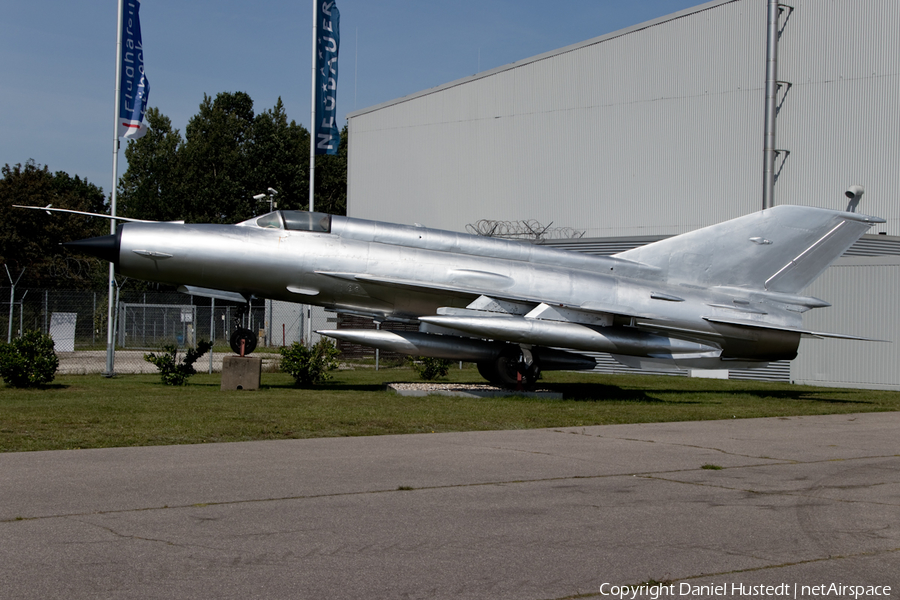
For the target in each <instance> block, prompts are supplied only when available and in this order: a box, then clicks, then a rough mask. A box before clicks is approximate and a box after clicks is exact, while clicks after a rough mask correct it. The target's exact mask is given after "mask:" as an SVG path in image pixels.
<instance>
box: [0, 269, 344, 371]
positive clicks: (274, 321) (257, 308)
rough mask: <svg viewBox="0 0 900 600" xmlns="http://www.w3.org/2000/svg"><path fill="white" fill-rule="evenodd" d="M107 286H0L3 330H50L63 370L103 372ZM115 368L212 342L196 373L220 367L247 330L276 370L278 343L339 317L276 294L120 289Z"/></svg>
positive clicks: (137, 366) (11, 333)
mask: <svg viewBox="0 0 900 600" xmlns="http://www.w3.org/2000/svg"><path fill="white" fill-rule="evenodd" d="M108 298H109V296H108V294H107V290H105V289H104V290H102V291H75V290H42V289H24V288H20V287H16V288H10V287H5V288H0V299H2V301H3V302H2V308H0V332H2V333H0V335H5V336H6V339H7V340H11V339H12V338H15V337H18V336H20V335H21V334H22V333H24V332H25V331H30V330H36V331H40V332H42V333H46V334H49V335H50V336H51V337H52V338H53V341H54V345H55V349H56V353H57V355H58V356H59V359H60V367H59V370H58V371H57V372H58V373H60V374H88V373H106V371H107V367H106V355H107V350H106V348H107V319H108V302H109V300H108ZM113 305H114V311H113V314H114V315H115V316H114V319H115V323H114V324H115V340H114V342H115V360H114V372H115V373H116V374H123V373H156V372H157V369H156V367H155V366H153V365H152V364H150V363H148V362H146V361H145V360H144V354H146V353H147V352H154V351H158V350H160V349H162V347H163V346H165V345H168V344H174V345H176V346H177V347H178V348H180V349H187V348H193V347H196V345H197V343H198V342H200V341H205V340H211V341H212V342H213V351H212V352H211V353H210V354H209V355H207V356H203V357H202V358H201V359H200V360H199V361H198V362H197V363H195V368H196V369H197V370H198V371H201V372H202V371H209V372H215V371H221V369H222V359H223V358H224V357H225V356H226V355H229V354H233V352H232V350H231V347H230V345H229V340H230V337H231V335H232V333H233V332H234V330H235V328H237V327H243V328H247V329H250V330H251V331H253V332H255V333H257V334H258V336H259V342H258V345H257V350H256V354H257V355H258V356H260V357H261V358H262V359H263V369H267V368H274V367H275V364H276V363H277V361H278V358H279V356H280V355H279V354H278V352H277V349H278V348H280V347H281V346H285V345H290V344H291V343H293V342H304V341H306V340H307V331H308V332H309V334H308V335H309V339H310V340H311V341H312V343H315V342H317V341H318V340H319V336H318V334H316V333H314V332H315V331H316V330H321V329H335V328H336V327H337V321H338V318H337V315H335V314H333V313H329V312H326V311H325V310H324V309H322V308H319V307H316V306H306V305H300V304H293V303H288V302H277V301H271V300H254V301H253V302H252V304H251V308H250V310H249V311H247V310H245V309H246V306H245V305H240V304H237V303H234V302H225V301H221V300H213V299H210V298H203V297H199V296H192V295H188V294H182V293H179V292H142V291H134V290H128V289H127V284H126V286H122V287H121V288H118V289H116V291H115V292H114V297H113Z"/></svg>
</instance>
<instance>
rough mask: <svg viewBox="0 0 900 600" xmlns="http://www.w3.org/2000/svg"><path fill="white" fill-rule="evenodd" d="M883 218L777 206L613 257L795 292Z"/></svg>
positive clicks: (706, 279)
mask: <svg viewBox="0 0 900 600" xmlns="http://www.w3.org/2000/svg"><path fill="white" fill-rule="evenodd" d="M875 223H884V220H883V219H879V218H877V217H869V216H866V215H860V214H858V213H850V212H839V211H834V210H826V209H822V208H812V207H807V206H777V207H775V208H770V209H768V210H763V211H760V212H757V213H753V214H750V215H747V216H744V217H739V218H737V219H732V220H731V221H726V222H724V223H719V224H718V225H712V226H710V227H704V228H703V229H698V230H697V231H692V232H690V233H685V234H683V235H678V236H675V237H672V238H668V239H665V240H662V241H659V242H655V243H653V244H648V245H646V246H642V247H640V248H635V249H634V250H628V251H627V252H622V253H620V254H617V255H616V256H618V257H621V258H626V259H629V260H634V261H638V262H642V263H645V264H649V265H653V266H655V267H659V268H660V269H662V271H663V273H664V274H665V275H666V276H667V278H668V280H669V281H671V282H677V283H690V284H694V285H702V286H714V285H725V286H735V287H745V288H750V289H760V290H768V291H771V292H784V293H792V294H795V293H798V292H799V291H801V290H802V289H803V288H805V287H806V286H807V285H809V284H810V283H812V281H813V280H815V279H816V278H817V277H818V276H819V275H821V274H822V272H823V271H825V269H827V268H828V266H829V265H830V264H831V263H832V262H834V261H835V260H836V259H837V258H839V257H840V256H841V255H842V254H843V253H844V252H845V251H846V250H847V249H848V248H849V247H850V246H852V245H853V243H854V242H855V241H856V240H858V239H859V238H860V237H861V236H862V235H863V234H864V233H865V232H866V230H867V229H868V228H869V227H871V226H872V225H874V224H875Z"/></svg>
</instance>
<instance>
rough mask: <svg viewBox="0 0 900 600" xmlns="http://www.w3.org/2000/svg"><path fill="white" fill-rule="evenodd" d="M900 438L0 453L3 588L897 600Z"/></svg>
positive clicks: (303, 444)
mask: <svg viewBox="0 0 900 600" xmlns="http://www.w3.org/2000/svg"><path fill="white" fill-rule="evenodd" d="M898 433H900V413H877V414H859V415H837V416H824V417H796V418H780V419H748V420H730V421H707V422H689V423H663V424H650V425H616V426H600V427H585V428H566V429H543V430H530V431H500V432H478V433H451V434H425V435H406V436H383V437H371V438H340V439H318V440H288V441H277V442H248V443H234V444H210V445H196V446H169V447H150V448H122V449H108V450H76V451H63V452H33V453H13V454H0V598H16V599H30V598H40V599H42V600H45V599H48V598H66V599H81V598H91V599H97V598H110V599H112V598H115V599H122V598H140V599H155V598H166V599H170V598H179V599H182V600H187V599H192V598H216V599H230V598H234V599H238V598H240V599H246V598H266V599H270V598H365V599H377V598H484V599H491V600H496V599H504V598H510V599H517V600H521V599H528V598H540V599H551V598H565V597H570V596H573V595H577V594H594V593H598V592H600V591H601V590H603V591H608V590H609V587H608V586H606V587H604V584H614V585H620V584H637V583H640V582H645V581H648V580H657V581H663V580H665V581H669V580H671V581H673V582H675V585H676V587H675V588H674V590H675V592H676V596H674V597H679V598H687V597H713V596H712V595H711V594H700V595H699V596H698V595H690V596H683V595H677V594H678V593H679V592H680V591H682V590H684V589H685V588H683V587H681V585H682V584H689V585H690V586H700V585H708V584H710V583H725V584H727V585H740V584H743V585H745V586H750V585H758V584H762V583H766V584H772V585H777V584H781V583H787V584H790V585H791V586H793V585H794V584H798V585H808V586H812V585H820V584H831V583H837V584H844V585H848V584H854V585H869V586H876V585H877V586H885V585H889V586H892V590H891V595H890V597H892V598H898V597H900V436H898ZM703 465H716V466H720V467H722V469H709V468H707V469H704V468H702V467H703ZM409 488H412V489H409ZM801 589H802V588H801ZM642 597H644V598H647V597H649V596H642ZM670 597H671V596H670ZM718 597H721V596H718ZM727 597H738V596H737V595H732V594H731V593H730V589H729V594H728V596H727ZM756 597H759V596H756ZM807 597H812V596H807ZM834 597H835V596H834V595H832V596H830V598H834ZM842 597H846V596H842ZM872 597H874V596H872ZM883 597H884V596H879V598H883Z"/></svg>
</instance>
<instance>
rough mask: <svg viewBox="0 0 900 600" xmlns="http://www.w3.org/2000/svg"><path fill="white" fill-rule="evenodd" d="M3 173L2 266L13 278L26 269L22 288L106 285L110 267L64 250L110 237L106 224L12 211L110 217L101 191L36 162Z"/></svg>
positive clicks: (6, 168)
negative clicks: (37, 208)
mask: <svg viewBox="0 0 900 600" xmlns="http://www.w3.org/2000/svg"><path fill="white" fill-rule="evenodd" d="M0 171H2V175H3V179H0V261H2V262H3V263H4V264H6V265H7V266H8V267H9V269H10V271H11V272H13V274H14V275H15V274H16V273H18V272H21V271H22V270H23V269H25V273H24V275H23V278H22V280H21V282H20V285H23V286H28V287H44V288H57V287H64V288H84V289H87V288H90V287H92V286H93V285H94V284H96V283H98V282H100V281H103V279H104V273H105V272H106V268H105V265H106V263H102V264H101V261H99V260H98V259H95V258H86V257H81V256H75V255H73V254H72V253H70V252H68V251H67V250H65V249H63V248H60V244H61V243H64V242H69V241H72V240H78V239H83V238H88V237H94V236H98V235H104V234H106V233H109V224H108V222H107V221H105V220H103V219H97V218H93V217H85V216H78V215H62V214H56V215H46V214H43V213H40V212H38V211H33V210H24V209H21V208H13V205H15V204H19V205H25V206H45V205H47V204H52V205H53V206H54V207H55V208H69V209H72V210H80V211H85V212H106V211H107V208H106V198H105V197H104V195H103V190H102V189H100V188H99V187H97V186H95V185H93V184H92V183H89V182H88V181H87V180H84V179H81V178H80V177H78V176H77V175H76V176H75V177H70V176H69V175H68V174H67V173H64V172H62V171H59V172H57V173H55V174H51V173H50V170H49V169H48V168H47V167H46V166H41V165H38V164H37V163H35V162H34V161H33V160H29V161H28V162H26V163H25V165H24V166H23V165H21V164H17V165H15V166H13V167H10V166H9V165H8V164H7V165H4V166H3V167H2V169H0ZM4 276H5V274H4Z"/></svg>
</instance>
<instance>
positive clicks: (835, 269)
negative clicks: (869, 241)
mask: <svg viewBox="0 0 900 600" xmlns="http://www.w3.org/2000/svg"><path fill="white" fill-rule="evenodd" d="M804 293H806V294H809V295H811V296H815V297H818V298H824V299H827V300H828V302H831V303H832V304H833V305H834V307H833V308H824V309H818V310H814V311H810V313H808V314H807V315H805V316H804V319H803V324H804V326H806V327H807V328H808V329H811V330H813V331H828V332H834V333H849V334H855V335H861V336H867V337H871V338H875V339H881V340H890V341H891V342H893V343H887V344H886V343H876V342H857V341H851V340H834V339H826V340H809V339H805V340H802V341H801V342H800V356H798V357H797V358H796V359H794V361H793V362H792V363H791V379H792V380H794V381H795V382H797V383H813V384H824V385H836V386H849V387H873V388H886V389H900V368H898V367H900V304H898V298H900V257H898V256H876V257H855V256H854V257H845V258H841V259H840V260H838V262H836V263H835V264H834V265H832V266H831V267H830V268H829V269H828V270H827V271H825V273H824V274H823V275H822V276H821V277H820V278H819V279H817V280H816V281H815V282H813V284H812V285H811V286H810V287H808V288H807V289H806V291H805V292H804Z"/></svg>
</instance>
